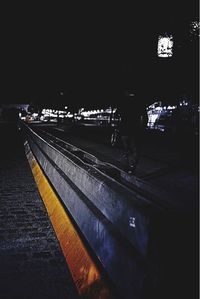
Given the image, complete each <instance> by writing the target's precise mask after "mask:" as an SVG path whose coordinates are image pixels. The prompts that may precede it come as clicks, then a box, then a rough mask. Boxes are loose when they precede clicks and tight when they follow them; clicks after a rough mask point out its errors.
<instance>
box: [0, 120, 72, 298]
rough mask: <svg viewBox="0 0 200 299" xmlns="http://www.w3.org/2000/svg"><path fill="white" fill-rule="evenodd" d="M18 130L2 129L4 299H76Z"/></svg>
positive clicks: (0, 266)
mask: <svg viewBox="0 0 200 299" xmlns="http://www.w3.org/2000/svg"><path fill="white" fill-rule="evenodd" d="M17 130H18V129H17V126H16V124H14V123H1V124H0V138H1V147H0V151H1V155H0V298H1V299H35V298H37V299H45V298H48V299H50V298H52V299H65V298H66V299H70V298H71V299H75V298H78V296H77V292H76V289H75V287H74V284H73V281H72V278H71V275H70V272H69V270H68V267H67V264H66V261H65V258H64V256H63V254H62V251H61V247H60V245H59V242H58V239H57V237H56V235H55V232H54V229H53V226H52V224H51V221H50V220H49V217H48V215H47V212H46V209H45V206H44V204H43V202H42V200H41V197H40V195H39V192H38V190H37V186H36V184H35V181H34V178H33V176H32V173H31V169H30V167H29V165H28V161H27V159H26V156H25V152H24V146H23V140H22V139H21V136H20V134H19V133H18V131H17Z"/></svg>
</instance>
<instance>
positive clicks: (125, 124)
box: [118, 93, 148, 174]
mask: <svg viewBox="0 0 200 299" xmlns="http://www.w3.org/2000/svg"><path fill="white" fill-rule="evenodd" d="M118 112H119V114H120V117H121V121H120V124H119V131H120V135H121V139H122V144H123V147H124V150H125V153H124V155H125V158H126V162H127V168H128V169H127V170H128V173H130V174H134V173H135V170H136V166H137V164H138V161H139V157H140V153H141V144H142V138H143V134H144V131H145V128H146V125H147V120H148V117H147V112H146V107H145V105H144V103H143V102H142V100H141V99H139V98H137V96H136V94H135V93H130V94H129V95H128V96H126V97H125V98H124V100H123V102H122V103H121V104H120V105H119V108H118Z"/></svg>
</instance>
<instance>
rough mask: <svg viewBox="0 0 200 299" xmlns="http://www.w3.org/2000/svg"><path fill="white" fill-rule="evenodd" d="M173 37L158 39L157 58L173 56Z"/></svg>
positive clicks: (160, 37)
mask: <svg viewBox="0 0 200 299" xmlns="http://www.w3.org/2000/svg"><path fill="white" fill-rule="evenodd" d="M173 44H174V42H173V36H172V35H170V36H159V37H158V57H172V55H173Z"/></svg>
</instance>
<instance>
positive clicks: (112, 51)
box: [0, 0, 198, 103]
mask: <svg viewBox="0 0 200 299" xmlns="http://www.w3.org/2000/svg"><path fill="white" fill-rule="evenodd" d="M149 2H150V1H147V2H146V3H145V2H144V1H135V2H134V3H132V5H125V4H124V5H122V4H121V5H120V6H119V7H117V5H116V4H115V5H114V6H113V7H108V6H104V7H103V6H101V5H100V4H99V5H96V6H93V7H92V6H88V7H86V6H85V4H84V5H82V7H81V6H80V4H78V3H77V4H74V7H72V6H70V7H69V6H65V7H58V5H57V6H52V7H49V6H46V7H39V6H38V7H35V6H34V5H32V6H27V7H22V8H19V7H18V6H17V7H16V8H15V7H12V9H10V7H8V8H7V9H5V10H3V17H4V18H3V21H2V25H1V67H0V68H1V91H0V102H1V103H3V102H4V103H5V102H12V103H15V102H27V100H28V101H29V100H34V101H38V102H44V103H45V102H46V103H47V102H55V101H57V102H59V101H60V102H62V101H76V102H77V103H80V102H92V101H95V100H97V101H99V100H100V101H101V100H102V101H103V100H105V101H106V97H107V98H109V97H116V96H117V95H118V96H119V94H120V91H122V90H123V89H124V88H129V87H133V88H134V87H135V86H136V87H137V88H139V89H141V88H142V89H143V88H144V85H145V86H146V89H147V90H148V89H149V90H150V89H152V90H151V92H153V93H154V92H155V90H156V88H157V86H156V85H160V90H159V87H158V88H157V90H159V92H161V93H162V92H163V93H165V88H164V89H162V80H161V78H162V76H163V80H164V79H166V77H167V78H169V76H168V75H169V73H170V71H171V69H170V67H171V66H169V65H167V66H165V65H164V66H163V63H161V64H159V62H158V58H157V56H156V47H157V37H158V34H160V33H162V32H163V33H164V32H170V31H172V32H173V33H175V34H176V35H177V38H178V39H180V41H183V40H184V38H185V34H186V32H187V26H188V24H189V21H190V20H192V19H195V18H197V14H198V1H196V0H193V1H189V0H187V1H180V2H177V1H172V0H170V1H166V2H163V1H155V2H152V3H151V4H150V3H149ZM161 2H162V3H161ZM191 2H192V3H191ZM182 48H183V50H182V52H181V51H180V50H179V53H180V55H179V57H178V56H177V59H175V58H174V60H173V62H170V63H171V65H172V67H171V68H174V69H176V70H178V69H179V66H180V65H182V62H183V61H185V63H184V65H185V66H184V67H185V71H186V73H188V72H193V69H188V68H190V67H189V65H191V61H190V59H191V58H189V56H188V57H187V55H189V54H188V53H190V51H191V49H192V48H191V46H190V49H189V50H188V51H187V50H185V52H184V47H183V46H182ZM192 50H193V49H192ZM181 53H182V54H181ZM181 55H182V56H183V57H182V58H180V57H181ZM184 55H185V56H184ZM164 64H166V63H164ZM163 67H164V68H163ZM168 72H169V73H168ZM177 72H178V71H177ZM190 77H191V76H190ZM158 78H159V80H160V82H158V81H157V80H158ZM181 80H182V79H181ZM164 81H165V80H164ZM171 81H172V82H173V78H171V79H169V85H170V84H172V82H171ZM155 82H157V83H159V84H156V83H155ZM179 85H181V83H179ZM152 86H153V87H152ZM164 86H165V85H164ZM170 86H171V85H170ZM177 86H178V84H177ZM171 88H174V87H171ZM177 89H179V88H177ZM59 91H64V96H63V97H62V96H59ZM178 91H179V90H178ZM159 92H158V93H159Z"/></svg>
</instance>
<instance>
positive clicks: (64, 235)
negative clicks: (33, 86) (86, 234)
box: [26, 145, 112, 299]
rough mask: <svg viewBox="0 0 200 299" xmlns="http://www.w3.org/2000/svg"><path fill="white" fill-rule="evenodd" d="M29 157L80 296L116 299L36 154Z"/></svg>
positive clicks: (92, 298) (93, 298) (94, 298)
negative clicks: (38, 161) (48, 179)
mask: <svg viewBox="0 0 200 299" xmlns="http://www.w3.org/2000/svg"><path fill="white" fill-rule="evenodd" d="M26 146H27V145H26ZM26 155H27V158H28V161H29V164H30V166H31V170H32V173H33V176H34V178H35V181H36V184H37V186H38V189H39V192H40V195H41V197H42V199H43V201H44V204H45V206H46V209H47V212H48V215H49V217H50V220H51V222H52V224H53V227H54V230H55V232H56V235H57V238H58V240H59V242H60V245H61V248H62V251H63V254H64V256H65V258H66V261H67V264H68V266H69V269H70V271H71V274H72V277H73V280H74V282H75V285H76V287H77V290H78V293H79V295H80V296H81V297H82V298H88V299H109V298H112V296H111V294H110V291H109V289H108V287H107V286H106V284H105V282H104V281H103V279H102V277H101V273H100V272H99V270H98V269H97V267H96V265H95V263H94V261H93V260H92V258H91V256H90V255H89V253H88V250H87V248H86V246H85V245H84V243H83V242H82V240H81V238H80V236H79V235H78V233H77V231H76V229H75V227H74V225H73V224H72V222H71V220H70V218H69V216H68V215H67V213H66V211H65V210H64V208H63V206H62V205H61V203H60V201H59V199H58V198H57V196H56V194H55V193H54V191H53V189H52V188H51V186H50V184H49V183H48V181H47V179H46V177H45V176H44V174H43V172H42V170H41V168H40V166H39V165H38V163H37V161H36V160H35V158H34V156H33V154H32V152H31V151H30V150H29V151H26Z"/></svg>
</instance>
